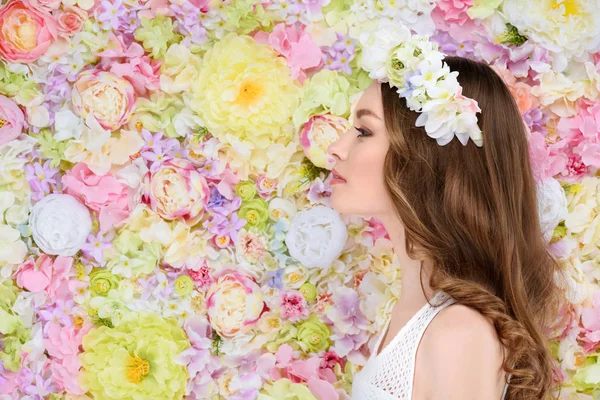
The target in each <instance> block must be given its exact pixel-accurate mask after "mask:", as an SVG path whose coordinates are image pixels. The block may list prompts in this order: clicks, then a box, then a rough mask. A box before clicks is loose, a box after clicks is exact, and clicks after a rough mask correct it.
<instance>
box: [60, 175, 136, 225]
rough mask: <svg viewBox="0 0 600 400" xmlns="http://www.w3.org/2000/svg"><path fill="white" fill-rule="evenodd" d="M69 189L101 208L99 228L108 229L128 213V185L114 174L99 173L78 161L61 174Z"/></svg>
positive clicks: (89, 203) (90, 206)
mask: <svg viewBox="0 0 600 400" xmlns="http://www.w3.org/2000/svg"><path fill="white" fill-rule="evenodd" d="M62 184H63V185H64V186H65V188H66V192H67V193H68V194H70V195H72V196H74V197H77V198H79V199H81V201H83V202H84V203H85V205H86V206H88V207H89V208H90V209H92V210H94V211H97V212H99V220H100V230H101V231H102V232H106V231H108V230H109V229H110V228H111V227H112V226H114V225H115V224H117V223H119V222H121V221H122V220H124V219H125V218H127V216H128V215H129V188H128V187H127V186H126V185H124V184H122V183H121V182H119V181H118V180H117V178H115V177H114V176H112V175H111V174H105V175H96V174H94V173H93V172H92V171H91V170H90V169H89V168H88V167H87V165H86V164H84V163H78V164H76V165H75V166H74V167H73V169H71V170H70V171H68V172H67V173H66V174H65V175H64V176H63V178H62Z"/></svg>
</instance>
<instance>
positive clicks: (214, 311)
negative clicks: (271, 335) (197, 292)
mask: <svg viewBox="0 0 600 400" xmlns="http://www.w3.org/2000/svg"><path fill="white" fill-rule="evenodd" d="M215 278H216V281H215V282H214V283H213V284H212V285H211V287H210V289H209V290H208V292H207V294H206V309H207V311H208V319H209V322H210V324H211V326H212V327H213V329H214V330H215V331H216V332H217V333H218V334H219V335H220V336H225V337H233V336H241V335H244V334H246V333H248V332H249V331H250V330H251V329H252V327H253V326H254V324H256V322H257V321H258V319H259V318H260V316H261V315H262V313H263V311H265V309H266V305H265V303H264V294H263V292H262V291H261V290H260V286H258V284H257V283H256V282H255V281H254V279H252V278H251V277H249V276H247V275H244V274H243V273H240V272H238V271H234V270H231V269H224V270H222V271H221V272H219V273H218V274H217V275H216V276H215Z"/></svg>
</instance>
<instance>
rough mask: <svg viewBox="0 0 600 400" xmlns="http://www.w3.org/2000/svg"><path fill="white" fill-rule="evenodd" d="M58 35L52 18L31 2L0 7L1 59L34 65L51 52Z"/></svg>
mask: <svg viewBox="0 0 600 400" xmlns="http://www.w3.org/2000/svg"><path fill="white" fill-rule="evenodd" d="M56 35H57V26H56V22H55V21H54V19H53V18H52V16H51V15H50V14H48V13H47V12H45V11H42V10H39V9H36V8H35V7H33V6H32V5H31V4H30V3H29V1H27V0H14V1H9V2H8V3H6V4H5V5H4V6H2V7H0V58H2V59H4V60H6V61H9V62H15V63H30V62H33V61H35V60H37V59H38V58H40V57H41V56H42V55H43V54H44V53H45V52H46V50H48V47H50V45H51V44H52V43H53V42H54V41H55V40H56Z"/></svg>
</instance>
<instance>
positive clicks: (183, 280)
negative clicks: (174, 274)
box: [175, 275, 194, 297]
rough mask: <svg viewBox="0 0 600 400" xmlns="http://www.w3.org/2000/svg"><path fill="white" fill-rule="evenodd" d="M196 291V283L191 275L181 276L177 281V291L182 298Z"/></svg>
mask: <svg viewBox="0 0 600 400" xmlns="http://www.w3.org/2000/svg"><path fill="white" fill-rule="evenodd" d="M192 290H194V281H193V280H192V278H190V277H189V275H181V276H180V277H179V278H177V280H176V281H175V291H176V292H177V294H178V295H180V296H182V297H183V296H187V295H188V294H190V293H192Z"/></svg>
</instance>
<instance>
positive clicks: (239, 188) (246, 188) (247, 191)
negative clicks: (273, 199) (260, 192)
mask: <svg viewBox="0 0 600 400" xmlns="http://www.w3.org/2000/svg"><path fill="white" fill-rule="evenodd" d="M235 194H237V195H238V196H240V197H241V198H242V201H250V200H252V199H253V198H254V196H256V186H255V185H254V182H252V181H240V182H239V183H238V184H237V185H235Z"/></svg>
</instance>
